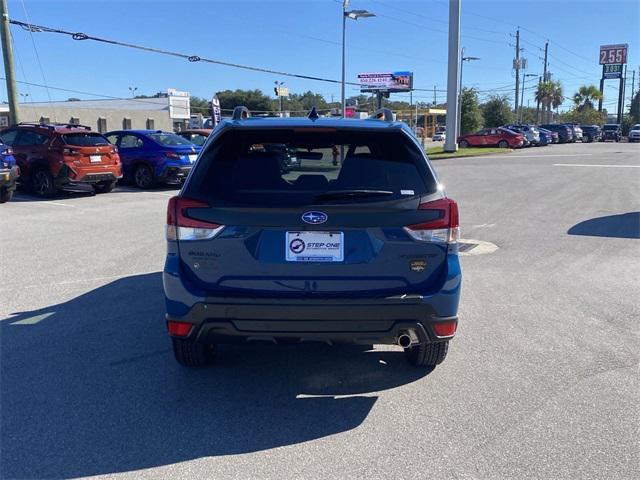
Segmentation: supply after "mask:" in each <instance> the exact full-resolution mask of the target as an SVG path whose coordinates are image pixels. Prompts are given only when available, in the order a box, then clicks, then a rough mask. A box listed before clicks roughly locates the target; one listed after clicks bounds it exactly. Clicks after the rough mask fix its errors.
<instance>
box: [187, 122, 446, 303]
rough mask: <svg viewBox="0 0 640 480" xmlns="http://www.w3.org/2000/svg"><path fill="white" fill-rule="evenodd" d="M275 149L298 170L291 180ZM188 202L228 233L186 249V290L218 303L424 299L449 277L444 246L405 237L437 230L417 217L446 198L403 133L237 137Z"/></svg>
mask: <svg viewBox="0 0 640 480" xmlns="http://www.w3.org/2000/svg"><path fill="white" fill-rule="evenodd" d="M272 144H277V145H278V148H282V147H281V145H283V144H284V145H286V146H287V148H289V149H291V150H293V151H295V152H296V157H297V158H298V159H299V160H300V166H299V167H298V168H296V169H294V170H284V171H283V170H282V168H281V162H280V158H279V156H278V155H277V154H275V152H274V150H277V149H274V148H269V147H268V145H272ZM336 150H337V151H338V152H341V153H340V154H339V155H335V152H336ZM336 157H337V158H336ZM183 195H184V196H185V197H188V198H190V199H195V200H196V201H198V202H201V204H200V205H199V207H198V208H189V209H186V211H185V214H186V215H188V217H190V218H191V219H195V220H196V221H198V222H202V225H203V226H204V227H206V226H207V225H214V226H215V225H224V228H223V229H222V230H221V231H220V232H219V233H218V234H217V235H216V236H215V237H214V238H208V239H202V240H186V241H182V240H180V241H179V252H180V257H181V261H182V268H183V272H184V274H185V276H186V278H187V280H188V281H189V282H190V283H191V285H193V286H194V288H197V289H199V290H201V291H205V292H208V293H210V294H220V293H221V292H223V293H224V292H231V293H233V294H234V295H242V294H246V295H253V296H255V295H258V296H260V295H272V294H277V295H278V296H283V295H284V296H304V295H316V296H317V295H320V296H323V295H324V296H341V295H348V296H353V295H362V296H371V295H378V294H379V295H383V294H384V295H387V294H394V293H412V292H419V293H427V292H429V291H436V290H438V289H439V288H440V287H441V285H442V281H443V278H444V276H445V273H446V272H445V266H446V255H447V245H446V243H443V242H441V241H437V240H434V241H416V240H415V239H414V238H413V237H412V236H411V235H410V234H409V233H408V232H407V230H406V229H405V228H404V227H406V226H409V225H416V224H421V223H425V222H426V223H428V222H431V221H433V220H437V218H438V217H439V215H440V213H439V212H438V211H434V210H424V209H420V208H419V206H420V205H421V203H424V202H425V199H426V200H428V199H430V198H432V197H434V196H435V197H438V196H439V195H440V194H439V192H438V191H437V180H436V178H435V176H434V174H433V173H432V171H431V169H430V167H429V166H428V163H427V161H426V158H425V157H424V155H423V154H422V152H421V151H420V150H419V148H418V147H417V146H416V145H415V143H414V142H413V141H412V140H411V139H410V138H409V137H408V135H407V134H405V133H404V132H402V131H400V130H392V131H389V132H378V131H375V132H369V131H341V130H338V131H335V130H331V129H327V130H323V129H320V128H318V129H317V130H312V131H303V132H297V131H290V130H286V129H281V130H275V131H273V130H256V129H246V130H244V131H243V130H236V131H233V130H232V131H230V132H227V133H224V134H223V135H222V136H221V137H220V138H219V139H218V140H217V141H216V142H214V143H212V144H210V145H209V146H208V148H207V151H205V152H204V153H203V155H202V158H201V160H200V162H199V164H198V165H197V166H196V171H195V173H194V174H193V175H192V177H191V179H190V180H189V182H188V183H187V185H186V186H185V190H184V193H183Z"/></svg>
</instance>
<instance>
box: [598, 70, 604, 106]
mask: <svg viewBox="0 0 640 480" xmlns="http://www.w3.org/2000/svg"><path fill="white" fill-rule="evenodd" d="M604 68H605V65H602V76H601V77H600V100H598V111H599V112H602V100H604Z"/></svg>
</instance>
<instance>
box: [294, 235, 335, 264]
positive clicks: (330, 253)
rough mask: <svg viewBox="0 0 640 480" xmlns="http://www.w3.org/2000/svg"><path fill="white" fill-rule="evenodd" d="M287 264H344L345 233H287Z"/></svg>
mask: <svg viewBox="0 0 640 480" xmlns="http://www.w3.org/2000/svg"><path fill="white" fill-rule="evenodd" d="M285 248H286V259H287V262H342V261H343V260H344V233H342V232H287V235H286V245H285Z"/></svg>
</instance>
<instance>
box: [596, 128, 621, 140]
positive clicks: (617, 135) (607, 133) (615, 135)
mask: <svg viewBox="0 0 640 480" xmlns="http://www.w3.org/2000/svg"><path fill="white" fill-rule="evenodd" d="M621 138H622V129H621V128H620V125H618V124H617V123H608V124H607V125H605V126H604V127H602V138H601V139H600V141H601V142H606V141H607V140H613V141H614V142H619V141H620V139H621Z"/></svg>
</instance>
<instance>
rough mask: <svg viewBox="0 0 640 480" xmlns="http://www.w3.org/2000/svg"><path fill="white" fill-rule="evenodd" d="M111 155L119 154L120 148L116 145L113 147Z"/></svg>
mask: <svg viewBox="0 0 640 480" xmlns="http://www.w3.org/2000/svg"><path fill="white" fill-rule="evenodd" d="M111 153H118V147H116V146H115V145H114V146H113V147H111Z"/></svg>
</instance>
